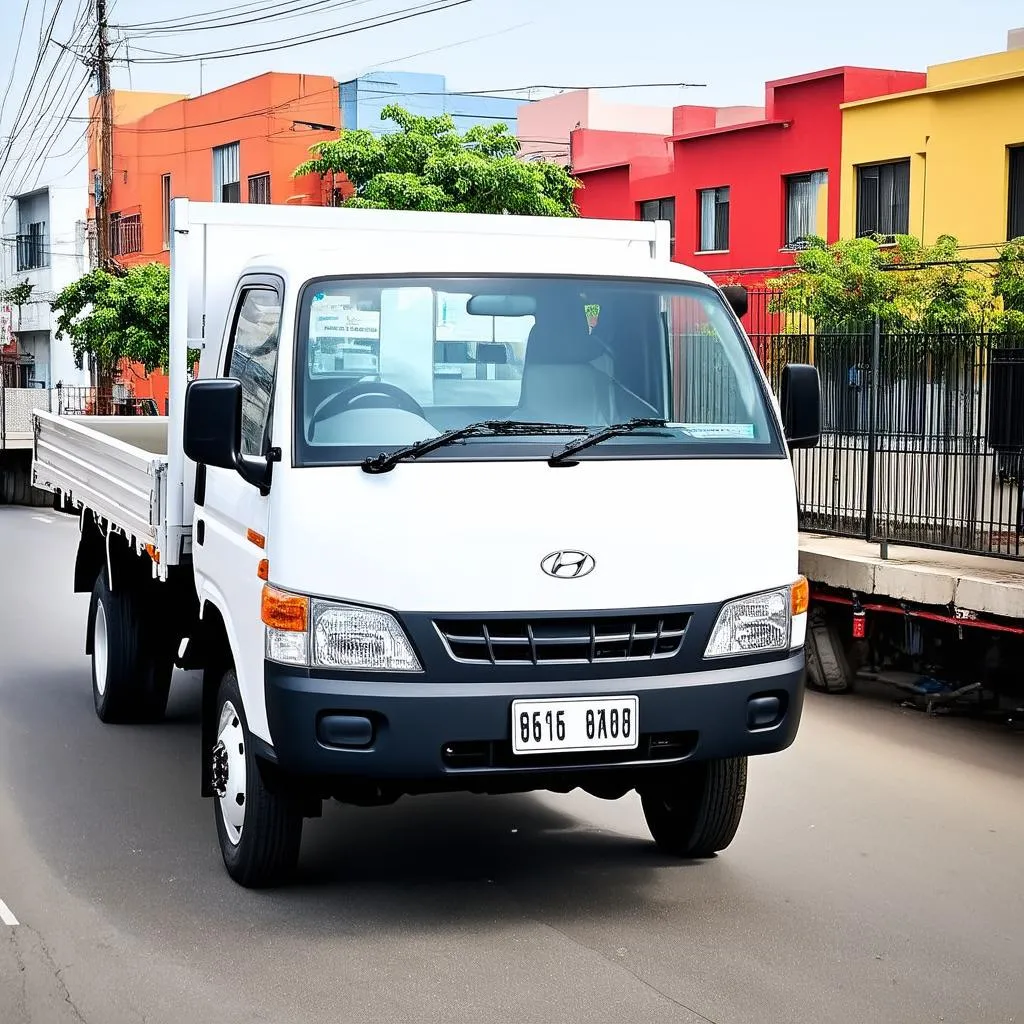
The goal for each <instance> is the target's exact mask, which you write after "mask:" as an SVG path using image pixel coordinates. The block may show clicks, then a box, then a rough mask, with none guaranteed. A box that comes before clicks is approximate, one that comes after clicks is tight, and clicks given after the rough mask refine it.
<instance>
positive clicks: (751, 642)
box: [704, 578, 807, 658]
mask: <svg viewBox="0 0 1024 1024" xmlns="http://www.w3.org/2000/svg"><path fill="white" fill-rule="evenodd" d="M806 612H807V581H806V580H804V579H802V578H801V579H800V580H799V581H798V582H797V583H795V584H794V585H793V586H791V587H783V588H782V589H780V590H770V591H768V592H767V593H765V594H755V595H754V596H753V597H741V598H740V599H739V600H736V601H730V602H729V604H727V605H726V606H725V607H724V608H723V609H722V611H721V613H720V614H719V616H718V621H717V622H716V623H715V628H714V629H713V630H712V631H711V639H710V640H709V641H708V646H707V650H706V651H705V652H704V657H705V658H728V657H736V656H737V655H743V654H771V653H772V652H773V651H788V650H790V649H791V648H792V647H799V646H802V644H803V633H804V629H803V627H804V623H805V621H806V620H805V618H804V616H805V614H806Z"/></svg>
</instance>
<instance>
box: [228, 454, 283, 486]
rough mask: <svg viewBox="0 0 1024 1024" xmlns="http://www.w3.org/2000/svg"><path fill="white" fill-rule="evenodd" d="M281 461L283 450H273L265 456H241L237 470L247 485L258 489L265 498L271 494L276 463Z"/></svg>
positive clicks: (237, 463)
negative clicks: (271, 483) (271, 482)
mask: <svg viewBox="0 0 1024 1024" xmlns="http://www.w3.org/2000/svg"><path fill="white" fill-rule="evenodd" d="M280 461H281V449H280V448H271V449H270V451H269V452H267V454H266V455H263V456H259V455H241V454H239V455H238V457H237V459H236V462H235V469H237V470H238V475H239V476H240V477H241V478H242V479H243V480H244V481H245V482H246V483H247V484H251V485H252V486H253V487H256V488H258V489H259V492H260V496H261V497H263V498H265V497H266V496H267V495H268V494H269V493H270V481H271V479H272V477H273V467H274V463H275V462H280Z"/></svg>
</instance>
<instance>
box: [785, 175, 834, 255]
mask: <svg viewBox="0 0 1024 1024" xmlns="http://www.w3.org/2000/svg"><path fill="white" fill-rule="evenodd" d="M827 207H828V171H812V172H811V173H810V174H791V175H790V176H789V177H788V178H786V238H785V247H786V248H787V249H806V248H807V246H808V244H809V242H810V239H811V238H812V237H815V236H816V237H818V238H824V237H825V234H826V231H827V227H826V224H827V216H828V214H827Z"/></svg>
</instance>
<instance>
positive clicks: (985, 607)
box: [800, 533, 1024, 619]
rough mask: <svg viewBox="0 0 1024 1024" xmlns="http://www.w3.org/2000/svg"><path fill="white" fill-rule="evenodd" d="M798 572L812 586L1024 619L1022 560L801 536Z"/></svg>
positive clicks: (809, 535) (837, 538)
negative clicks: (883, 550)
mask: <svg viewBox="0 0 1024 1024" xmlns="http://www.w3.org/2000/svg"><path fill="white" fill-rule="evenodd" d="M800 571H801V572H802V573H803V574H804V575H805V576H806V577H807V578H808V579H809V580H810V581H811V582H812V583H819V584H822V585H825V586H830V587H838V588H842V589H846V590H855V591H857V593H858V594H860V595H863V596H866V595H869V594H879V595H883V596H885V597H890V598H894V599H896V600H903V601H910V602H913V603H915V604H921V605H931V606H933V607H944V608H948V607H951V606H952V607H954V608H958V609H962V610H964V611H971V612H977V613H979V614H982V615H998V616H1001V617H1003V618H1009V619H1024V559H1022V560H1021V561H1020V562H1014V561H1010V560H1008V559H1002V558H985V557H983V556H980V555H963V554H957V553H954V552H948V551H930V550H926V549H920V548H907V547H900V546H897V545H895V544H891V545H890V546H889V557H888V558H887V559H883V558H882V557H881V555H880V553H879V546H878V545H877V544H868V543H866V542H865V541H860V540H851V539H849V538H846V537H823V536H820V535H817V534H809V533H804V534H801V535H800Z"/></svg>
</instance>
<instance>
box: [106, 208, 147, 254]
mask: <svg viewBox="0 0 1024 1024" xmlns="http://www.w3.org/2000/svg"><path fill="white" fill-rule="evenodd" d="M139 252H142V217H141V215H140V214H138V213H133V214H131V216H128V217H122V216H121V214H119V213H112V214H111V215H110V255H111V256H130V255H132V254H133V253H139Z"/></svg>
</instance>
